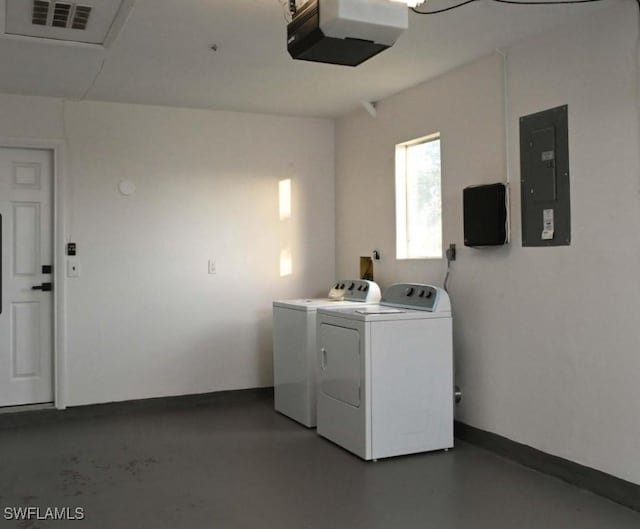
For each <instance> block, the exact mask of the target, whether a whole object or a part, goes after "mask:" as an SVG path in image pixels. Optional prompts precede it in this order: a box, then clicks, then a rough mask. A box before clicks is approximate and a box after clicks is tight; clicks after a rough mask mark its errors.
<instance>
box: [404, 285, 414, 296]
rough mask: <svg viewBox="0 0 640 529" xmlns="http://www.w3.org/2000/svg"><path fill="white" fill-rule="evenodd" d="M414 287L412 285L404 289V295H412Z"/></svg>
mask: <svg viewBox="0 0 640 529" xmlns="http://www.w3.org/2000/svg"><path fill="white" fill-rule="evenodd" d="M414 291H415V289H414V288H413V287H409V288H407V289H406V290H405V291H404V295H405V296H407V297H409V296H413V293H414Z"/></svg>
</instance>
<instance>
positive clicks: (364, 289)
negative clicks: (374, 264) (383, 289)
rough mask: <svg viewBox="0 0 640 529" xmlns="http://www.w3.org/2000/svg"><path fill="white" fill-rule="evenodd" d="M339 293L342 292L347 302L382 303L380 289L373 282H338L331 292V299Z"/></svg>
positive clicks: (354, 280) (358, 280) (350, 280)
mask: <svg viewBox="0 0 640 529" xmlns="http://www.w3.org/2000/svg"><path fill="white" fill-rule="evenodd" d="M338 292H342V295H343V299H344V300H345V301H370V302H374V303H375V302H376V301H380V297H381V293H380V287H379V286H378V284H377V283H374V282H373V281H367V280H366V279H347V280H344V281H338V282H337V283H336V284H335V285H334V286H333V288H332V289H331V292H330V293H329V297H332V296H333V295H335V294H336V293H338Z"/></svg>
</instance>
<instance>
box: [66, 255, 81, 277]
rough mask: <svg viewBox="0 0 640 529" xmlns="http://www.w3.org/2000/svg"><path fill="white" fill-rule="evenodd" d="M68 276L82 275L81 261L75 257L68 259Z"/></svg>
mask: <svg viewBox="0 0 640 529" xmlns="http://www.w3.org/2000/svg"><path fill="white" fill-rule="evenodd" d="M67 277H80V263H78V261H76V260H75V259H69V260H68V261H67Z"/></svg>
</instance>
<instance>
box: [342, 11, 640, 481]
mask: <svg viewBox="0 0 640 529" xmlns="http://www.w3.org/2000/svg"><path fill="white" fill-rule="evenodd" d="M637 27H638V15H637V7H636V6H635V5H634V4H633V3H632V2H628V3H624V4H621V5H618V6H615V7H613V8H607V9H605V10H603V11H600V12H597V13H595V14H592V15H590V16H589V17H587V18H578V17H577V18H576V19H575V21H574V23H572V24H571V25H569V26H565V27H562V28H558V29H557V30H554V31H553V32H551V33H548V34H546V35H543V36H540V37H538V38H535V39H532V40H529V41H526V42H522V43H520V44H518V45H517V46H514V47H513V48H512V49H511V50H509V53H508V56H509V68H508V71H509V77H508V79H509V96H510V102H511V104H510V113H509V122H510V127H511V134H510V146H511V149H510V154H511V160H512V164H511V165H512V167H511V169H512V173H513V176H512V192H511V196H512V199H513V204H512V214H513V219H512V221H513V222H512V231H513V240H512V244H511V245H510V246H508V247H504V248H501V249H497V250H476V249H468V248H464V247H462V248H461V246H462V242H463V233H462V204H461V198H462V189H463V188H464V187H465V186H467V185H469V184H480V183H489V182H496V181H504V178H505V170H504V168H503V159H504V158H503V157H504V152H505V151H504V149H505V142H504V132H503V130H504V128H503V120H504V114H503V108H502V95H503V94H502V92H503V90H502V70H501V57H499V56H497V55H496V56H492V57H486V58H484V59H481V60H479V61H477V62H475V63H473V64H470V65H468V66H465V67H463V68H461V69H458V70H456V71H453V72H450V73H449V74H446V75H444V76H442V77H441V78H439V79H436V80H434V81H432V82H429V83H426V84H423V85H421V86H419V87H416V88H414V89H411V90H408V91H406V92H404V93H401V94H398V95H397V96H394V97H391V98H389V99H388V100H385V101H383V102H382V103H380V105H379V107H378V118H377V119H375V120H373V119H371V118H369V117H368V116H367V115H366V114H365V113H364V112H357V113H354V114H351V115H347V116H345V117H343V118H342V119H340V120H339V122H338V125H337V130H336V135H337V151H336V159H337V174H336V179H337V181H336V191H337V195H338V199H337V256H336V259H337V272H338V275H345V274H346V275H349V274H352V273H354V271H355V270H356V264H357V257H358V256H359V255H366V254H367V253H369V252H370V250H371V249H372V248H374V247H378V248H380V249H381V250H382V253H383V260H382V261H381V262H380V263H379V264H378V265H377V267H376V270H375V274H376V279H379V280H380V281H381V283H382V284H383V286H387V285H389V284H390V283H392V282H395V281H407V280H409V281H426V282H434V283H436V284H441V282H442V279H443V275H444V268H445V265H444V263H443V262H442V261H417V262H398V261H396V260H395V259H394V244H395V240H394V189H393V180H394V176H393V153H394V145H395V144H396V143H398V142H399V141H403V140H407V139H411V138H414V137H418V136H421V135H425V134H428V133H431V132H434V131H440V132H441V133H442V141H443V162H442V163H443V179H444V183H443V186H444V207H443V209H444V228H443V229H444V241H445V243H449V242H456V243H457V244H458V248H459V250H460V251H459V255H458V260H457V261H456V262H455V263H454V264H453V272H452V273H453V276H452V279H451V285H450V286H451V288H450V290H451V297H452V304H453V309H454V343H455V354H456V363H457V381H458V383H459V384H460V385H461V386H462V388H463V391H464V401H463V403H462V404H461V405H460V406H458V408H457V419H459V420H461V421H463V422H465V423H468V424H471V425H473V426H476V427H479V428H482V429H485V430H488V431H492V432H496V433H498V434H500V435H503V436H506V437H508V438H510V439H513V440H515V441H518V442H521V443H525V444H528V445H531V446H534V447H536V448H538V449H541V450H543V451H545V452H548V453H551V454H554V455H558V456H561V457H564V458H567V459H570V460H573V461H576V462H579V463H581V464H584V465H587V466H590V467H594V468H597V469H600V470H602V471H605V472H608V473H611V474H613V475H616V476H618V477H621V478H623V479H627V480H629V481H632V482H635V483H640V458H638V453H637V448H638V439H640V421H638V417H639V416H640V408H639V404H638V403H639V402H640V384H638V380H640V355H639V354H638V352H639V351H640V334H638V314H640V281H638V263H639V262H640V239H639V238H638V226H640V207H639V206H640V177H639V176H638V175H639V174H640V164H639V162H638V150H639V143H640V142H639V134H638V123H639V121H638V107H637V105H638V92H637V81H636V79H637V75H636V72H637V70H636V63H635V61H636V57H635V53H636V38H637V35H638V29H637ZM562 104H568V105H569V142H570V169H571V205H572V223H573V228H572V235H573V240H572V243H571V246H568V247H557V248H523V247H522V245H521V237H520V228H521V225H520V203H519V194H520V186H519V146H518V141H519V140H518V138H519V134H518V118H519V117H520V116H522V115H526V114H530V113H533V112H537V111H540V110H544V109H546V108H551V107H554V106H557V105H562ZM358 190H360V191H361V192H364V193H366V195H367V196H369V197H372V200H373V202H374V203H373V207H372V208H370V209H369V208H368V207H366V206H359V205H358V204H357V203H354V202H353V201H352V200H350V198H349V197H352V196H354V193H355V192H356V191H358Z"/></svg>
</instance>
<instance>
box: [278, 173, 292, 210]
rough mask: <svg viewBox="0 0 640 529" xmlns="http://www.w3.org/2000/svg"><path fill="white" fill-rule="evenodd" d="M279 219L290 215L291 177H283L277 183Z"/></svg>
mask: <svg viewBox="0 0 640 529" xmlns="http://www.w3.org/2000/svg"><path fill="white" fill-rule="evenodd" d="M278 191H279V196H280V200H279V204H280V220H286V219H288V218H290V217H291V178H285V179H283V180H280V182H279V183H278Z"/></svg>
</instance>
